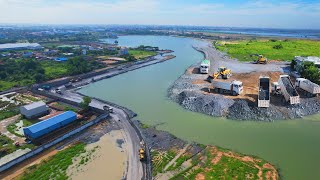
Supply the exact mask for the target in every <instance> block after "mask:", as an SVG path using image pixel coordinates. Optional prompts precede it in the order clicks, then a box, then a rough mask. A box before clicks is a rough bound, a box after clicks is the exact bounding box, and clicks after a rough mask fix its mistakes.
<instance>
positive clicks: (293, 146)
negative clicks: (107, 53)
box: [80, 36, 320, 179]
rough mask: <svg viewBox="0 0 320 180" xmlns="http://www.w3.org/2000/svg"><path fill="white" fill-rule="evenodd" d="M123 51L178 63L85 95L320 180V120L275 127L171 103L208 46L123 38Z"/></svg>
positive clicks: (288, 174)
mask: <svg viewBox="0 0 320 180" xmlns="http://www.w3.org/2000/svg"><path fill="white" fill-rule="evenodd" d="M118 41H119V44H120V45H126V46H138V45H142V44H143V45H151V46H159V47H160V48H163V49H172V50H174V51H175V52H174V55H176V56H177V57H176V58H174V59H172V60H169V61H167V62H164V63H160V64H156V65H152V66H148V67H145V68H142V69H138V70H135V71H131V72H128V73H126V74H122V75H119V76H116V77H113V78H110V79H105V80H102V81H99V82H96V83H93V84H90V85H88V86H86V87H84V88H83V89H81V90H80V92H81V93H83V94H86V95H88V96H93V97H97V98H101V99H105V100H108V101H112V102H115V103H117V104H119V105H122V106H126V107H128V108H130V109H132V110H133V111H134V112H136V113H137V114H138V117H137V118H138V119H139V120H141V121H142V122H143V123H146V124H150V125H158V126H157V128H158V129H161V130H166V131H168V132H170V133H172V134H174V135H176V136H177V137H179V138H182V139H185V140H188V141H196V142H199V143H204V144H212V145H217V146H221V147H224V148H229V149H232V150H234V151H238V152H241V153H245V154H250V155H256V156H259V157H261V158H263V159H265V160H267V161H270V162H271V163H273V164H275V165H276V166H277V167H279V168H280V173H281V175H282V176H283V178H284V179H320V171H319V164H318V162H320V156H319V152H320V131H319V130H320V115H314V116H309V117H305V118H303V119H297V120H283V121H276V122H274V123H264V122H253V121H246V122H240V121H234V120H227V119H224V118H215V117H210V116H206V115H202V114H199V113H194V112H189V111H186V110H184V109H183V108H181V107H180V106H179V105H178V104H176V103H174V102H171V101H170V100H169V99H168V98H167V97H166V94H167V89H168V87H169V86H170V85H171V84H172V83H173V82H174V81H175V80H176V79H178V77H179V76H180V75H181V74H183V73H184V71H185V69H186V68H187V67H189V66H190V65H191V64H194V63H195V62H199V61H200V60H202V59H203V55H202V54H201V53H199V52H197V51H195V50H194V49H193V48H192V47H191V46H192V45H193V44H197V43H204V42H202V41H198V40H194V39H189V38H177V37H167V36H121V37H120V38H119V39H118Z"/></svg>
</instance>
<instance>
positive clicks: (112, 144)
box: [67, 130, 126, 180]
mask: <svg viewBox="0 0 320 180" xmlns="http://www.w3.org/2000/svg"><path fill="white" fill-rule="evenodd" d="M121 139H122V133H121V131H120V130H114V131H111V132H110V133H108V134H106V135H104V136H102V137H101V138H100V140H99V141H98V142H95V143H92V144H89V145H87V146H86V152H85V153H83V154H81V155H80V156H79V157H77V158H76V159H74V163H73V165H72V166H70V167H69V168H68V170H67V174H68V177H70V178H71V179H75V180H82V179H83V180H87V179H106V177H108V179H122V177H123V175H124V171H125V164H126V153H125V152H124V148H123V146H126V144H123V143H121V144H119V142H117V141H119V140H121Z"/></svg>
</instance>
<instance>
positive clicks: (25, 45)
mask: <svg viewBox="0 0 320 180" xmlns="http://www.w3.org/2000/svg"><path fill="white" fill-rule="evenodd" d="M41 48H42V46H41V45H40V44H38V43H7V44H0V51H5V50H19V49H41Z"/></svg>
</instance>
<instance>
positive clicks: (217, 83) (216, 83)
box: [212, 79, 243, 96]
mask: <svg viewBox="0 0 320 180" xmlns="http://www.w3.org/2000/svg"><path fill="white" fill-rule="evenodd" d="M212 86H213V88H214V89H213V90H214V91H215V92H216V93H220V94H224V93H228V94H232V95H233V96H237V95H239V94H241V93H242V92H243V85H242V82H241V81H236V80H234V81H228V80H221V79H213V80H212Z"/></svg>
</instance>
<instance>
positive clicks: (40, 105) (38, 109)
mask: <svg viewBox="0 0 320 180" xmlns="http://www.w3.org/2000/svg"><path fill="white" fill-rule="evenodd" d="M20 113H21V114H22V115H23V116H24V117H26V118H27V119H32V118H36V117H40V116H42V115H46V114H48V113H49V108H48V106H47V105H46V103H44V102H43V101H38V102H34V103H31V104H28V105H25V106H21V107H20Z"/></svg>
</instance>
